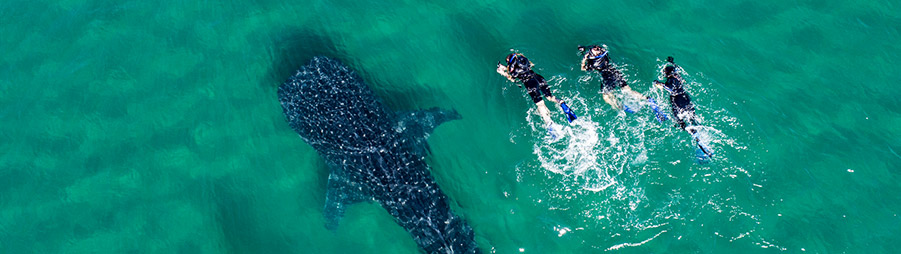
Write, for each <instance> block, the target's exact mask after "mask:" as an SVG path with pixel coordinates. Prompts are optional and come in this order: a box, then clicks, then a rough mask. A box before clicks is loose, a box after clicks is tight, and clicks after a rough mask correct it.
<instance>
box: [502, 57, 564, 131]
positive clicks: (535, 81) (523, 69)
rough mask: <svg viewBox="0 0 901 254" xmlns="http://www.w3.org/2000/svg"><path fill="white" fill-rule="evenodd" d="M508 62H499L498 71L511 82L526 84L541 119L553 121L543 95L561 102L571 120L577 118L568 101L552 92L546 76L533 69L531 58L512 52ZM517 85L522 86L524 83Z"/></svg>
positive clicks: (546, 121)
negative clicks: (517, 80) (542, 97)
mask: <svg viewBox="0 0 901 254" xmlns="http://www.w3.org/2000/svg"><path fill="white" fill-rule="evenodd" d="M506 63H507V64H506V65H505V64H502V63H497V73H499V74H501V75H503V76H504V77H506V78H507V79H508V80H510V81H511V82H516V79H519V81H520V82H522V84H523V85H525V87H526V92H527V93H528V94H529V96H530V97H532V102H534V103H535V106H537V107H538V114H539V115H540V116H541V119H544V122H545V124H548V125H550V124H551V123H553V121H552V120H551V115H550V110H548V108H547V106H545V105H544V102H543V100H542V99H541V96H542V95H544V98H546V99H547V100H549V101H551V102H554V103H559V104H560V106H561V108H563V111H564V113H566V116H567V119H568V120H569V121H570V122H572V121H573V120H575V119H576V115H575V114H573V113H572V112H571V111H570V110H569V107H567V106H566V103H565V102H563V101H561V100H557V98H556V97H554V95H552V94H551V89H550V88H548V86H547V81H545V80H544V77H542V76H541V75H539V74H538V73H535V72H534V71H532V66H534V64H533V63H532V62H531V61H529V59H527V58H526V57H525V56H523V55H522V54H520V53H511V54H509V55H507V59H506ZM517 85H518V86H519V87H522V85H519V84H517Z"/></svg>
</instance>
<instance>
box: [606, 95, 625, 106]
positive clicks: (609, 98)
mask: <svg viewBox="0 0 901 254" xmlns="http://www.w3.org/2000/svg"><path fill="white" fill-rule="evenodd" d="M604 101H605V102H607V104H610V106H611V107H613V109H615V110H622V109H623V106H622V105H620V104H619V100H617V99H616V96H613V93H604Z"/></svg>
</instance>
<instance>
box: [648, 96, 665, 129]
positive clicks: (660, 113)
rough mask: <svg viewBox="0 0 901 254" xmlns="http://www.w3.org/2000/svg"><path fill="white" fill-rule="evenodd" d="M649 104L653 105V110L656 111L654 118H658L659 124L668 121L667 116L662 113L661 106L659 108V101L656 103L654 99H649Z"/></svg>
mask: <svg viewBox="0 0 901 254" xmlns="http://www.w3.org/2000/svg"><path fill="white" fill-rule="evenodd" d="M648 102H649V103H651V110H654V116H656V117H657V122H661V123H662V122H663V121H666V120H667V118H666V114H663V112H660V106H657V101H655V100H654V98H651V97H648Z"/></svg>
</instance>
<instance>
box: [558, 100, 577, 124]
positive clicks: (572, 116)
mask: <svg viewBox="0 0 901 254" xmlns="http://www.w3.org/2000/svg"><path fill="white" fill-rule="evenodd" d="M560 108H561V109H563V113H564V114H566V120H567V121H569V122H570V123H571V122H573V120H576V118H577V117H576V114H575V113H573V111H572V110H570V109H569V106H566V102H561V103H560Z"/></svg>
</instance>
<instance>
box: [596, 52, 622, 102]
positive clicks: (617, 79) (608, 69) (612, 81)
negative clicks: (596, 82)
mask: <svg viewBox="0 0 901 254" xmlns="http://www.w3.org/2000/svg"><path fill="white" fill-rule="evenodd" d="M589 54H590V53H589ZM585 68H586V69H588V70H597V71H598V72H600V73H601V78H603V79H604V80H603V81H601V92H602V93H609V92H613V90H616V89H617V88H623V87H625V86H628V85H629V84H628V83H626V80H625V79H624V78H623V73H622V72H620V71H619V70H617V69H616V67H614V66H613V64H611V63H610V58H609V57H608V56H607V52H604V53H601V57H597V56H591V55H589V56H588V59H587V60H585Z"/></svg>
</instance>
